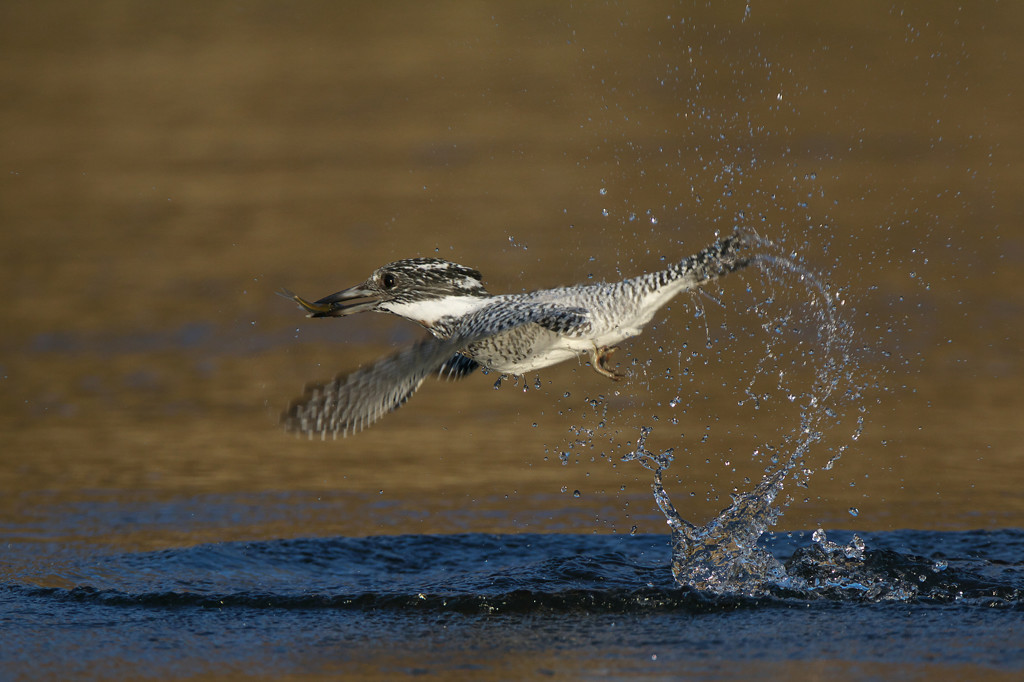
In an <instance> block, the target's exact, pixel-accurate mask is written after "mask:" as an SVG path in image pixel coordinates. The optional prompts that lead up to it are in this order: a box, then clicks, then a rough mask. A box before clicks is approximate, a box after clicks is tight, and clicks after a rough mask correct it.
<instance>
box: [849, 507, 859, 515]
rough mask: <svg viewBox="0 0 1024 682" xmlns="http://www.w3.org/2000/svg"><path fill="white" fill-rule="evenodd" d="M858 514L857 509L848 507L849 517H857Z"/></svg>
mask: <svg viewBox="0 0 1024 682" xmlns="http://www.w3.org/2000/svg"><path fill="white" fill-rule="evenodd" d="M858 514H860V509H857V508H856V507H850V516H857V515H858Z"/></svg>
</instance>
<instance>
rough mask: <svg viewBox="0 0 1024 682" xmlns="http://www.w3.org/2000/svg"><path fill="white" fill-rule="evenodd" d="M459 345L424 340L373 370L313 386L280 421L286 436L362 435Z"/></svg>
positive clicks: (440, 366)
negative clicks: (291, 433) (290, 432)
mask: <svg viewBox="0 0 1024 682" xmlns="http://www.w3.org/2000/svg"><path fill="white" fill-rule="evenodd" d="M457 350H458V344H456V343H452V342H450V341H439V340H438V339H435V338H433V337H427V338H425V339H423V340H422V341H419V342H418V343H416V344H415V345H413V346H410V347H409V348H405V349H403V350H401V351H399V352H397V353H394V354H393V355H389V356H387V357H385V358H383V359H381V360H378V361H377V362H375V363H373V364H372V365H368V366H366V367H363V368H361V369H358V370H356V371H355V372H352V373H351V374H346V375H342V376H339V377H337V378H336V379H334V380H333V381H330V382H327V383H325V384H314V385H311V386H308V387H307V388H306V393H305V395H303V396H302V397H301V398H299V399H298V400H296V401H295V402H294V403H292V405H291V407H289V408H288V411H287V412H285V413H284V415H282V417H281V422H282V424H283V425H284V427H285V428H286V429H287V430H289V431H294V432H297V433H302V434H305V435H307V436H309V437H310V438H313V436H315V435H319V436H320V438H321V439H325V438H327V436H331V437H333V438H337V437H338V436H342V437H344V436H347V435H349V434H351V433H357V432H359V431H362V430H363V429H365V428H366V427H368V426H370V425H371V424H373V423H374V422H376V421H377V420H378V419H380V418H381V417H383V416H384V415H385V414H387V413H388V412H391V411H392V410H394V409H396V408H398V407H400V406H401V405H402V403H404V402H405V401H406V400H408V399H409V398H410V397H411V396H412V394H413V393H415V392H416V389H418V388H419V387H420V384H422V383H423V380H424V379H426V378H427V377H428V376H430V375H431V374H433V373H435V372H439V368H442V367H443V365H445V364H448V363H447V362H446V361H451V360H452V359H453V356H454V355H455V352H456V351H457Z"/></svg>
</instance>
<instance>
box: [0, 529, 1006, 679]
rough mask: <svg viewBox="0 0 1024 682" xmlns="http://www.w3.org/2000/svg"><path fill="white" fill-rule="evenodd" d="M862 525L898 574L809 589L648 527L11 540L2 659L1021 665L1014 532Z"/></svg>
mask: <svg viewBox="0 0 1024 682" xmlns="http://www.w3.org/2000/svg"><path fill="white" fill-rule="evenodd" d="M851 537H852V536H851V534H850V533H843V532H833V533H830V534H829V539H830V540H831V541H835V542H846V541H849V540H850V539H851ZM861 537H862V538H863V540H864V542H865V545H866V554H865V559H864V561H863V562H861V568H864V567H869V568H870V570H869V571H868V572H869V573H870V575H871V576H874V577H875V578H876V579H877V578H879V576H883V577H884V579H886V580H889V581H899V580H902V579H908V580H909V581H910V582H911V583H916V584H917V585H918V586H919V590H918V592H917V593H916V594H914V595H912V596H910V597H909V598H907V599H891V598H887V597H882V598H879V597H878V596H877V595H875V596H870V595H869V592H868V591H867V590H865V589H861V587H859V586H854V587H851V586H850V583H849V581H847V582H846V583H844V584H845V585H846V586H845V587H841V588H840V587H834V588H828V587H827V586H826V583H827V582H828V580H829V576H828V575H826V574H821V575H818V576H817V578H818V579H820V580H821V581H822V582H821V585H822V588H821V589H818V590H815V591H796V590H787V589H783V588H779V589H777V590H769V591H768V592H766V593H765V594H763V595H761V596H757V597H750V596H741V595H711V594H708V593H702V592H699V591H696V590H693V589H690V588H686V587H680V586H679V585H677V584H676V583H675V582H674V580H673V578H672V575H671V571H670V568H669V564H670V560H671V556H670V547H669V542H668V538H667V537H663V536H657V535H641V536H632V537H631V536H628V535H607V534H601V535H599V534H514V535H489V534H477V533H467V534H457V535H392V536H371V537H359V538H355V537H325V538H305V539H282V540H272V541H263V542H225V543H213V544H202V545H198V546H193V547H182V548H176V549H167V550H161V551H153V552H132V553H121V552H109V551H108V552H105V551H99V550H97V551H96V553H94V554H89V553H83V550H82V548H81V546H79V547H78V548H77V549H73V548H71V549H69V548H68V547H65V546H62V545H60V544H59V543H53V544H42V545H41V544H38V543H25V544H18V543H12V544H8V545H7V548H6V551H5V552H4V558H3V562H2V569H0V629H2V631H3V633H2V644H0V658H2V663H3V667H2V669H3V674H2V675H3V677H4V678H5V679H30V678H33V679H34V678H38V677H47V676H50V677H66V676H69V675H74V676H94V677H135V676H139V675H143V674H145V675H151V676H155V677H183V676H193V675H202V674H209V675H222V674H227V673H228V672H232V673H242V674H259V675H273V676H276V675H284V674H343V673H359V674H363V675H370V676H374V675H380V676H382V677H387V676H389V675H397V674H420V673H423V674H438V675H442V676H448V675H452V674H461V675H468V676H470V677H473V678H480V679H492V678H493V679H497V678H507V677H521V676H535V675H545V674H550V673H556V674H557V673H567V674H569V673H571V674H574V675H582V676H598V677H603V676H608V675H610V676H613V677H614V676H620V675H623V676H625V675H633V674H643V675H652V676H667V677H672V676H674V675H676V674H680V673H681V671H686V672H687V674H688V675H691V676H712V677H716V676H721V675H726V676H731V675H742V674H746V673H747V672H750V670H763V669H764V668H763V666H766V665H767V666H769V667H771V666H780V665H795V664H800V663H801V662H809V661H817V662H824V663H827V664H828V665H829V666H839V668H838V669H839V670H841V671H843V672H845V673H848V674H852V675H853V676H857V671H858V670H860V668H858V666H864V665H876V666H877V665H881V666H882V669H883V670H899V671H904V672H905V671H907V670H911V671H915V670H916V671H918V672H921V671H922V670H925V669H931V668H929V666H932V667H933V666H936V665H939V666H940V667H949V669H958V668H957V667H959V666H965V665H966V666H968V667H969V668H970V669H971V670H974V671H991V672H993V673H995V672H1004V673H1016V672H1021V673H1024V646H1022V643H1024V560H1022V559H1024V531H1020V530H1003V531H993V532H979V531H975V532H919V531H896V532H886V533H865V534H861ZM764 541H765V546H766V547H767V548H768V549H769V550H770V551H771V552H772V553H773V554H774V555H775V556H776V557H777V558H779V559H780V560H781V561H784V562H785V561H790V570H795V569H793V568H792V566H793V563H792V561H791V559H792V558H793V556H794V553H797V554H799V553H801V552H807V551H808V550H809V548H813V547H814V543H813V542H812V540H811V536H810V534H809V533H793V534H785V533H783V534H769V535H767V536H766V537H765V538H764ZM865 575H867V574H865ZM804 577H805V578H806V577H807V575H805V576H804ZM866 580H867V578H866ZM748 666H753V667H752V668H748ZM887 666H895V668H891V667H887ZM744 671H746V672H744ZM862 672H863V671H862Z"/></svg>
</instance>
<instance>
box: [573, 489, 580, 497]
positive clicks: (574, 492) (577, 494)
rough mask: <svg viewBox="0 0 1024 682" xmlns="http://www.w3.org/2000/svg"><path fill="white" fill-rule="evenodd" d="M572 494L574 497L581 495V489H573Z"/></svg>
mask: <svg viewBox="0 0 1024 682" xmlns="http://www.w3.org/2000/svg"><path fill="white" fill-rule="evenodd" d="M572 496H573V497H579V496H580V491H579V490H573V491H572Z"/></svg>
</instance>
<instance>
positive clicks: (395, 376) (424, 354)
mask: <svg viewBox="0 0 1024 682" xmlns="http://www.w3.org/2000/svg"><path fill="white" fill-rule="evenodd" d="M488 312H489V313H490V314H488V315H474V316H471V317H469V318H465V319H464V320H463V324H461V325H460V326H459V328H458V329H456V331H455V333H454V334H453V335H452V336H450V337H449V338H447V339H438V338H435V337H433V336H428V337H426V338H424V339H422V340H420V341H419V342H417V343H416V344H414V345H413V346H410V347H409V348H405V349H403V350H400V351H398V352H397V353H394V354H392V355H389V356H387V357H385V358H383V359H381V360H378V361H377V362H374V363H373V364H371V365H368V366H366V367H362V368H360V369H358V370H356V371H355V372H352V373H351V374H346V375H342V376H339V377H337V378H336V379H334V380H333V381H329V382H327V383H324V384H313V385H311V386H308V387H307V388H306V392H305V394H304V395H303V396H302V397H301V398H299V399H298V400H296V401H295V402H294V403H292V405H291V407H290V408H289V409H288V411H287V412H285V413H284V415H282V418H281V421H282V424H283V425H284V427H285V428H286V429H287V430H289V431H294V432H296V433H300V434H304V435H306V436H308V437H309V438H314V437H316V436H319V437H320V438H321V439H326V438H327V437H328V436H330V437H332V438H337V437H338V436H341V437H345V436H348V435H351V434H354V433H358V432H359V431H362V430H363V429H365V428H366V427H368V426H370V425H371V424H373V423H374V422H376V421H377V420H378V419H380V418H381V417H383V416H384V415H386V414H387V413H389V412H392V411H393V410H396V409H398V408H399V407H401V406H402V405H403V404H404V403H405V402H406V401H407V400H408V399H409V398H410V397H412V394H413V393H415V392H416V390H417V389H418V388H419V387H420V386H421V385H422V384H423V382H424V380H425V379H427V377H429V376H431V375H435V374H436V375H437V376H438V377H439V378H442V379H459V378H462V377H464V376H466V375H467V374H469V373H470V372H472V371H473V370H475V369H476V368H477V367H479V365H478V364H477V363H476V361H474V360H472V359H471V358H468V357H466V356H464V355H462V354H461V353H460V352H459V351H460V350H462V349H464V348H466V347H467V346H469V345H470V344H472V343H474V342H477V341H480V340H482V339H485V338H491V337H495V336H500V335H501V334H504V333H507V332H510V331H512V330H514V329H516V328H518V327H521V326H523V325H528V324H531V323H533V324H538V325H541V326H543V327H545V328H548V329H551V330H552V331H564V330H565V329H568V328H574V327H584V328H585V327H586V324H587V322H586V311H584V310H581V309H578V308H564V307H561V306H558V305H555V304H551V303H538V304H536V305H534V306H531V307H529V308H526V309H516V310H509V309H503V308H498V309H495V310H491V311H488Z"/></svg>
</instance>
